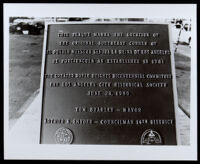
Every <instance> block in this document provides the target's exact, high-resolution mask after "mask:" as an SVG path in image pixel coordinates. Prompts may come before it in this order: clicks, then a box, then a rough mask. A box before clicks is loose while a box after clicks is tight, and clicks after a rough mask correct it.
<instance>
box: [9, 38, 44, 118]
mask: <svg viewBox="0 0 200 164" xmlns="http://www.w3.org/2000/svg"><path fill="white" fill-rule="evenodd" d="M9 44H10V45H9V48H10V49H9V51H10V52H9V55H10V56H9V119H10V120H11V119H14V118H17V117H19V112H18V110H19V109H20V107H21V106H22V105H23V104H24V103H25V102H26V100H27V99H28V98H29V97H30V96H31V94H33V92H34V91H36V90H37V89H38V88H39V87H40V72H41V60H42V44H43V35H17V34H15V35H14V34H10V43H9Z"/></svg>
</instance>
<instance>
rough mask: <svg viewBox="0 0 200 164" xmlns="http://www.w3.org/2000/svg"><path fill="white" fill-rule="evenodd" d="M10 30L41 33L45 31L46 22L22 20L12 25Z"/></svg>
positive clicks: (23, 32) (30, 33)
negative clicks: (26, 21)
mask: <svg viewBox="0 0 200 164" xmlns="http://www.w3.org/2000/svg"><path fill="white" fill-rule="evenodd" d="M10 32H11V33H17V34H29V35H39V34H43V33H44V23H42V22H31V23H30V22H29V23H25V22H20V23H13V24H12V25H10Z"/></svg>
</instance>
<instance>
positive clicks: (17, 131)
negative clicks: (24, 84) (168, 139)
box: [9, 93, 190, 145]
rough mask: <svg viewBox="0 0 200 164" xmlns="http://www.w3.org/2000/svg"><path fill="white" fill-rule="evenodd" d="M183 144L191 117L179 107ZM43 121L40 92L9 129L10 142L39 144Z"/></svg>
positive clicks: (188, 134)
mask: <svg viewBox="0 0 200 164" xmlns="http://www.w3.org/2000/svg"><path fill="white" fill-rule="evenodd" d="M177 121H178V124H179V128H180V134H179V135H180V143H181V145H189V144H190V119H189V118H188V117H187V116H186V115H185V114H184V113H183V112H182V111H181V109H178V120H177ZM40 122H41V100H40V93H39V94H38V95H37V96H36V97H35V99H34V101H33V102H32V103H31V104H30V106H29V107H28V108H27V110H26V112H24V114H23V115H22V116H21V117H20V118H19V119H18V121H17V122H16V123H15V125H14V126H13V127H12V128H11V130H10V131H9V142H10V143H13V144H16V143H17V144H39V139H40Z"/></svg>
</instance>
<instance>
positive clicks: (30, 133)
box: [9, 94, 41, 144]
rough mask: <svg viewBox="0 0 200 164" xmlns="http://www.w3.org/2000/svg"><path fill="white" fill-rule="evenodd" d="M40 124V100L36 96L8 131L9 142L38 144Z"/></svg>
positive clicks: (38, 96)
mask: <svg viewBox="0 0 200 164" xmlns="http://www.w3.org/2000/svg"><path fill="white" fill-rule="evenodd" d="M40 122H41V100H40V95H39V94H38V95H37V96H36V97H35V99H34V100H33V102H32V103H31V104H30V105H29V107H28V108H27V110H26V111H25V112H24V113H23V115H22V116H21V117H20V118H19V119H18V120H17V121H16V123H15V125H13V127H12V128H11V129H10V131H9V142H10V143H13V144H16V143H17V144H39V138H40Z"/></svg>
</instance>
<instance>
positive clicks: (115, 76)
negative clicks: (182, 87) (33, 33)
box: [40, 23, 177, 145]
mask: <svg viewBox="0 0 200 164" xmlns="http://www.w3.org/2000/svg"><path fill="white" fill-rule="evenodd" d="M43 52H44V53H43V66H42V75H41V92H42V117H41V134H40V143H41V144H104V145H107V144H116V145H177V131H176V107H177V101H176V86H175V73H174V56H173V52H172V46H171V38H170V26H169V25H168V24H151V23H112V24H111V23H110V24H105V23H56V24H47V25H46V31H45V39H44V50H43Z"/></svg>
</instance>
